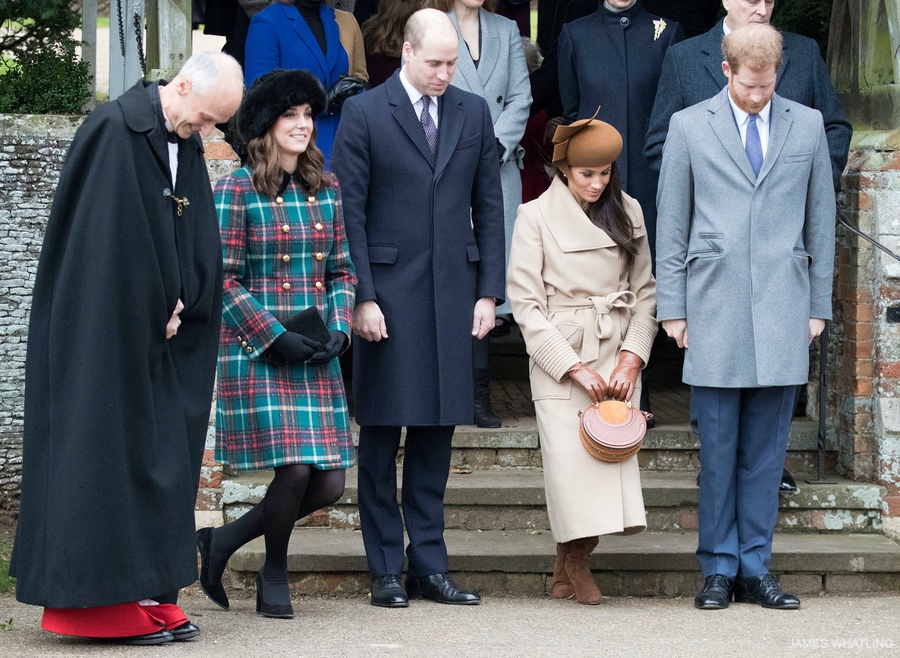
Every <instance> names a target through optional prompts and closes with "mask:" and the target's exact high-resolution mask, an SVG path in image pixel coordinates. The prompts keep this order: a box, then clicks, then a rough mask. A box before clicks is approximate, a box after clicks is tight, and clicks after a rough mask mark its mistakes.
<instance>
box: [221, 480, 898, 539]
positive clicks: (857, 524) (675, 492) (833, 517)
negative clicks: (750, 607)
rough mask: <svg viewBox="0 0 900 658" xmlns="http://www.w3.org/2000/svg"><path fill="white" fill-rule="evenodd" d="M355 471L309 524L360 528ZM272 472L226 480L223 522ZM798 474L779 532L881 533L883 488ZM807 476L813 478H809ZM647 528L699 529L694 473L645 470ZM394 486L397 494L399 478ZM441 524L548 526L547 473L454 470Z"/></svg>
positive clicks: (254, 497)
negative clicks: (331, 502) (337, 498)
mask: <svg viewBox="0 0 900 658" xmlns="http://www.w3.org/2000/svg"><path fill="white" fill-rule="evenodd" d="M356 477H357V473H356V469H355V468H352V469H349V470H348V472H347V485H346V489H345V491H344V495H343V496H342V498H341V500H340V501H339V503H338V504H337V505H334V506H333V507H331V508H328V509H324V510H320V511H319V512H317V513H315V514H312V515H310V516H309V517H307V518H305V519H304V520H303V521H302V522H301V523H302V525H304V526H307V527H325V528H332V529H358V528H359V514H358V511H357V507H356V505H357V483H356ZM271 478H272V473H271V471H251V472H247V473H243V474H241V475H240V476H239V477H237V478H233V479H228V480H225V481H223V483H222V490H223V504H224V506H225V515H226V518H227V519H228V520H233V519H235V518H237V517H239V516H240V515H241V514H243V513H244V512H245V511H246V509H248V508H249V507H250V506H251V505H255V504H256V503H258V502H259V501H260V500H262V497H263V496H264V495H265V490H266V485H267V484H268V483H269V482H270V481H271ZM806 479H807V477H804V475H803V474H798V475H797V482H798V486H799V491H797V492H796V493H792V494H782V495H781V496H780V497H779V500H780V503H781V506H780V507H781V509H780V512H779V516H778V523H777V528H778V530H780V531H784V532H798V531H799V532H880V531H881V503H882V499H883V497H884V494H885V490H884V488H882V487H880V486H878V485H874V484H868V483H861V482H853V481H851V480H847V479H845V478H839V477H835V478H833V479H835V480H836V483H835V484H823V485H810V484H807V483H806V482H805V480H806ZM808 479H812V476H811V474H810V475H809V476H808ZM641 483H642V485H643V493H644V505H645V507H646V509H647V523H648V528H649V529H650V530H653V531H676V532H677V531H681V530H685V529H696V527H697V493H698V489H697V486H696V475H695V474H694V473H685V472H654V471H650V472H645V473H643V474H642V476H641ZM397 487H398V490H399V491H402V481H401V479H400V478H399V477H398V483H397ZM444 501H445V514H444V519H445V521H444V522H445V526H446V527H447V528H450V529H462V530H544V531H547V530H549V529H550V523H549V520H548V518H547V510H546V507H545V504H546V502H545V498H544V476H543V473H542V472H541V471H540V470H538V469H518V470H517V469H509V468H507V469H494V470H474V471H472V472H471V473H468V474H459V473H451V474H450V478H449V480H448V482H447V493H446V495H445V497H444Z"/></svg>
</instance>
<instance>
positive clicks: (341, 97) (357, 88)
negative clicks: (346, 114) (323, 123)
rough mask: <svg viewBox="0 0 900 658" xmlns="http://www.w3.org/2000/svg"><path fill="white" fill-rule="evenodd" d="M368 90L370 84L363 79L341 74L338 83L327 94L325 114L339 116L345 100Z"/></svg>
mask: <svg viewBox="0 0 900 658" xmlns="http://www.w3.org/2000/svg"><path fill="white" fill-rule="evenodd" d="M368 88H369V83H368V82H366V81H365V80H363V79H362V78H358V77H356V76H355V75H348V74H346V73H343V74H341V77H340V78H338V81H337V82H335V83H334V85H332V87H331V89H329V90H328V91H327V92H326V93H325V113H326V114H337V113H338V112H340V111H341V107H342V106H343V105H344V101H345V100H347V99H348V98H350V97H351V96H356V95H357V94H358V93H359V92H361V91H366V90H367V89H368Z"/></svg>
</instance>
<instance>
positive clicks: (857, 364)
mask: <svg viewBox="0 0 900 658" xmlns="http://www.w3.org/2000/svg"><path fill="white" fill-rule="evenodd" d="M844 189H845V190H846V191H845V192H844V193H843V195H842V196H843V199H842V201H843V204H844V207H845V208H846V210H847V215H848V219H849V220H850V222H851V224H854V223H855V224H857V225H858V226H859V228H860V229H861V230H863V231H865V232H866V233H868V234H870V235H872V236H874V237H875V238H876V239H877V240H878V241H880V242H881V243H882V244H884V245H885V246H887V247H888V248H889V249H892V250H893V251H895V252H900V130H893V131H878V132H859V133H856V134H855V135H854V139H853V145H852V146H851V151H850V160H849V162H848V164H847V170H846V173H845V176H844ZM896 306H900V262H897V261H895V260H894V259H892V258H891V257H890V256H888V255H886V254H884V253H882V252H881V251H879V250H877V249H875V248H874V247H873V246H871V245H870V244H868V243H867V242H865V241H864V240H862V239H860V238H857V237H856V236H853V235H852V234H850V233H849V232H848V231H845V230H843V229H842V228H840V227H839V228H838V255H837V275H836V289H835V322H834V326H835V331H834V332H833V336H832V337H831V341H830V343H831V345H830V356H829V358H830V361H831V363H832V372H833V373H834V374H835V377H834V378H833V383H832V386H831V387H830V388H831V397H830V400H831V408H832V409H836V410H837V414H836V416H837V417H836V419H835V420H836V424H837V426H838V430H839V436H840V442H839V445H840V460H839V463H840V465H841V467H842V468H843V469H845V470H846V472H847V473H848V474H849V475H851V476H852V477H853V478H854V479H856V480H865V481H872V482H879V483H881V484H883V485H885V486H886V487H887V488H888V496H887V499H886V500H885V509H884V512H885V514H887V515H888V516H891V517H896V521H897V522H898V523H895V524H894V527H895V531H897V530H900V390H898V384H900V323H897V322H891V321H889V319H888V309H890V308H891V307H896Z"/></svg>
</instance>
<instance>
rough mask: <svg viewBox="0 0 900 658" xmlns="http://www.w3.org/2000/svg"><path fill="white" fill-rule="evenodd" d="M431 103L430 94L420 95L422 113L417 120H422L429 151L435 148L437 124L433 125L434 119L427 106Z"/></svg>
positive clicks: (433, 150)
mask: <svg viewBox="0 0 900 658" xmlns="http://www.w3.org/2000/svg"><path fill="white" fill-rule="evenodd" d="M430 105H431V96H422V114H421V115H420V116H419V121H421V122H422V128H423V129H424V130H425V139H427V140H428V146H430V147H431V153H432V154H434V152H435V151H436V150H437V126H436V125H434V119H432V118H431V112H429V111H428V107H429V106H430Z"/></svg>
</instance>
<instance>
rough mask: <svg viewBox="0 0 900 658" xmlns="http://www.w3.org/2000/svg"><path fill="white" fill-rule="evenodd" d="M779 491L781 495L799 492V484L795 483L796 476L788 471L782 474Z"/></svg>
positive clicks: (785, 470)
mask: <svg viewBox="0 0 900 658" xmlns="http://www.w3.org/2000/svg"><path fill="white" fill-rule="evenodd" d="M778 491H779V492H780V493H791V492H794V491H797V483H796V482H795V481H794V476H793V475H791V474H790V473H788V470H787V469H784V471H783V472H782V473H781V485H779V487H778Z"/></svg>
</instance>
